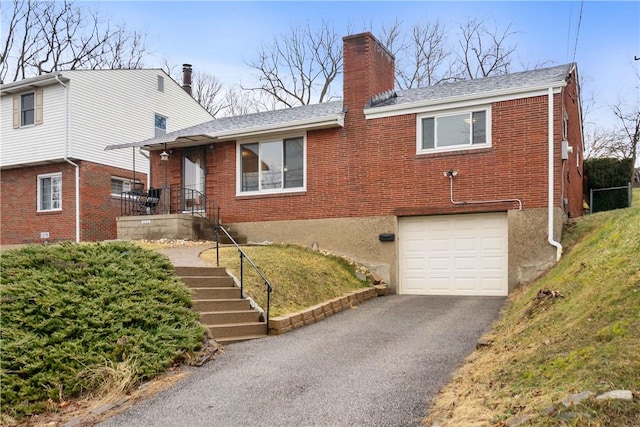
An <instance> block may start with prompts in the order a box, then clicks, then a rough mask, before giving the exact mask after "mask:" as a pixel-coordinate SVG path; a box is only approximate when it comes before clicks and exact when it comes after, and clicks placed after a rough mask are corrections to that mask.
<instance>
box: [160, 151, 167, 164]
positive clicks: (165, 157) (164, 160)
mask: <svg viewBox="0 0 640 427" xmlns="http://www.w3.org/2000/svg"><path fill="white" fill-rule="evenodd" d="M160 160H162V161H163V162H168V161H169V153H167V152H166V151H163V152H162V153H160Z"/></svg>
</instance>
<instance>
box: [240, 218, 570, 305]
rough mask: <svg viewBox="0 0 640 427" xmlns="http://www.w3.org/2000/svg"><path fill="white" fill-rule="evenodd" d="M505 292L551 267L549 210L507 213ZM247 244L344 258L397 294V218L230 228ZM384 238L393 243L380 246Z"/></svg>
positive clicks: (558, 232)
mask: <svg viewBox="0 0 640 427" xmlns="http://www.w3.org/2000/svg"><path fill="white" fill-rule="evenodd" d="M507 220H508V236H509V237H508V240H509V241H508V247H509V272H508V283H509V292H512V291H513V290H514V289H515V288H517V287H518V286H519V285H521V284H524V283H528V282H530V281H531V280H533V279H535V278H536V277H538V276H539V275H540V274H542V273H544V272H545V271H546V270H547V269H549V268H550V267H551V266H553V265H554V264H555V261H556V249H555V247H553V246H551V245H550V244H549V243H548V241H547V209H545V208H542V209H528V210H522V211H518V210H512V211H508V215H507ZM554 221H555V225H554V236H555V240H556V241H559V240H560V236H561V233H562V224H563V218H562V211H561V210H560V209H556V211H555V216H554ZM231 229H232V230H233V231H234V232H236V233H237V234H240V235H243V236H246V237H247V240H248V241H249V242H253V243H262V242H273V243H294V244H299V245H302V246H306V247H310V248H317V249H320V250H327V251H330V252H333V253H336V254H339V255H344V256H347V257H349V258H351V259H353V260H354V261H356V262H357V263H359V264H362V265H364V266H366V267H367V268H369V269H370V270H371V271H374V272H376V273H377V274H379V275H380V276H381V277H382V278H383V279H384V280H385V282H387V283H388V284H389V286H390V289H391V291H392V292H394V293H397V292H398V287H399V286H398V285H399V270H398V268H399V263H398V238H399V236H398V217H396V216H379V217H366V218H338V219H319V220H302V221H266V222H251V223H235V224H231ZM383 233H391V234H394V235H395V240H393V241H380V239H379V236H380V234H383Z"/></svg>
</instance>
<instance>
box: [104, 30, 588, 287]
mask: <svg viewBox="0 0 640 427" xmlns="http://www.w3.org/2000/svg"><path fill="white" fill-rule="evenodd" d="M343 52H344V75H343V79H344V80H343V91H344V92H343V99H342V100H341V101H336V102H327V103H323V104H318V105H310V106H303V107H297V108H290V109H285V110H277V111H270V112H264V113H258V114H250V115H245V116H239V117H230V118H223V119H218V120H214V121H210V122H207V123H202V124H199V125H196V126H193V127H190V128H186V129H182V130H179V131H176V132H173V133H169V134H167V135H164V136H162V137H160V138H155V139H151V140H147V141H142V142H138V143H134V144H119V145H114V146H112V147H109V148H110V149H116V148H124V147H128V146H139V147H144V148H145V149H147V150H149V152H150V157H151V181H152V183H155V184H156V185H157V184H159V183H160V182H161V180H162V179H163V170H164V169H163V168H164V167H167V169H166V170H167V172H166V173H167V174H168V177H167V178H166V179H168V181H169V185H170V186H174V187H180V186H183V185H184V177H185V176H187V175H193V171H191V172H188V173H187V171H186V169H185V168H186V167H187V166H185V165H186V163H185V162H184V161H183V159H184V158H185V156H187V157H188V156H193V155H194V153H197V156H198V158H199V159H201V160H200V161H199V165H196V166H195V168H196V169H198V168H199V169H200V172H199V173H200V176H201V177H202V178H201V181H200V184H199V187H198V189H199V191H201V192H202V193H203V194H206V197H207V198H208V199H213V200H215V202H216V204H217V205H218V206H220V217H221V221H222V223H223V224H224V225H225V226H226V227H229V228H231V229H232V230H233V231H234V232H236V233H238V234H241V235H244V236H246V237H247V238H248V240H249V241H253V242H262V241H273V242H290V243H298V244H302V245H305V246H312V245H313V246H314V247H315V246H318V247H319V248H320V249H326V250H330V251H332V252H335V253H340V254H344V255H347V256H349V257H351V258H352V259H354V260H356V261H358V262H360V263H362V264H365V265H367V266H368V267H369V268H370V269H373V270H375V271H377V272H378V273H379V274H380V275H382V276H383V277H384V278H385V279H386V280H387V281H388V283H390V284H391V286H392V289H393V290H394V291H395V292H398V293H406V294H455V295H506V294H508V292H509V291H511V290H512V289H513V288H514V287H515V286H517V285H518V284H521V283H523V282H527V281H529V280H531V279H532V278H534V277H535V276H537V275H539V274H540V273H541V272H542V271H544V270H545V269H546V268H548V267H549V266H550V265H552V264H553V263H554V262H555V261H556V259H557V258H558V257H559V256H560V254H561V246H560V244H559V243H558V240H559V239H560V234H561V230H562V224H563V221H564V220H565V219H566V218H567V217H575V216H579V215H581V213H582V147H583V143H582V123H581V112H580V101H579V88H578V83H577V82H578V76H577V69H576V66H575V64H568V65H562V66H556V67H551V68H545V69H539V70H532V71H526V72H521V73H514V74H510V75H504V76H495V77H489V78H484V79H477V80H469V81H460V82H455V83H449V84H442V85H438V86H433V87H426V88H420V89H410V90H404V91H394V58H393V56H392V55H391V54H390V53H389V52H388V51H387V50H386V49H385V48H384V47H383V46H382V45H381V44H380V43H379V42H378V41H377V40H376V39H375V38H374V37H373V36H372V35H371V34H369V33H364V34H358V35H352V36H347V37H345V38H344V39H343ZM161 152H165V153H166V154H170V156H169V158H168V161H167V162H164V163H163V161H162V160H161V159H160V153H161ZM165 163H166V164H165ZM189 167H191V166H189ZM120 220H123V222H122V225H123V228H122V230H121V229H120V226H121V222H120ZM124 220H125V219H123V218H120V219H119V222H118V227H119V233H120V232H121V231H122V234H123V236H122V237H126V230H125V227H124V224H125V221H124ZM159 220H160V218H158V221H159ZM137 227H138V228H136V230H140V227H139V224H138V225H137ZM145 227H149V228H153V227H154V220H153V219H151V220H147V222H146V225H145Z"/></svg>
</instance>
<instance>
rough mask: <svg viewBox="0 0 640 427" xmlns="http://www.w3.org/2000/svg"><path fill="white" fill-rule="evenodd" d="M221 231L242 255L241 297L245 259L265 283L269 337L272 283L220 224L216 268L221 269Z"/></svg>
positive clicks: (217, 233) (242, 294)
mask: <svg viewBox="0 0 640 427" xmlns="http://www.w3.org/2000/svg"><path fill="white" fill-rule="evenodd" d="M220 230H222V232H223V233H224V234H225V235H226V236H227V238H228V239H229V240H230V241H231V243H232V244H233V245H234V246H235V247H236V249H237V250H238V252H239V253H240V295H241V296H242V298H244V290H243V284H244V278H243V260H245V259H246V260H247V262H248V263H249V265H250V266H251V267H253V269H254V270H255V272H256V273H258V275H259V276H260V278H261V279H262V280H263V282H264V284H265V286H266V288H267V309H266V310H265V312H266V316H265V317H266V319H265V320H266V324H267V335H269V308H270V306H271V291H273V286H272V285H271V282H270V281H269V279H267V278H266V277H265V275H264V274H262V271H260V269H259V268H258V266H256V265H255V264H254V262H253V261H252V260H251V258H249V256H248V255H247V254H246V252H245V251H243V250H242V248H241V247H240V245H238V243H237V242H236V241H235V240H234V239H233V237H231V235H230V234H229V232H227V230H225V229H224V227H222V226H220V224H218V223H216V225H215V232H216V266H217V267H220Z"/></svg>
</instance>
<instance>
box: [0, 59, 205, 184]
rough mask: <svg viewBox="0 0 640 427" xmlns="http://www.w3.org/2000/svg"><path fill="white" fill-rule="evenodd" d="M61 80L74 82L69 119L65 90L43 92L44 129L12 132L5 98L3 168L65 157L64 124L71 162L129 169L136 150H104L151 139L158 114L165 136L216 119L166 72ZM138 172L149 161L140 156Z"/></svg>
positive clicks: (98, 73) (102, 73) (93, 73)
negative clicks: (164, 125)
mask: <svg viewBox="0 0 640 427" xmlns="http://www.w3.org/2000/svg"><path fill="white" fill-rule="evenodd" d="M159 75H161V76H162V77H163V78H164V91H158V76H159ZM63 76H64V77H66V78H68V79H70V80H69V81H68V82H67V83H66V85H67V87H68V91H69V93H68V98H69V109H68V115H67V117H65V105H66V99H65V97H66V94H65V89H64V87H63V86H62V85H60V84H55V85H52V86H47V87H44V88H43V90H44V92H43V116H44V117H43V118H44V122H43V124H42V125H40V126H32V127H29V128H22V129H13V121H12V108H13V106H12V99H13V96H12V95H11V94H7V95H5V96H2V110H1V122H2V127H1V128H0V131H1V133H0V137H1V145H0V158H1V165H2V166H9V165H17V164H24V163H32V162H40V161H47V160H54V159H61V158H63V157H64V155H65V120H67V122H68V124H69V126H68V132H69V134H68V138H69V143H68V152H67V155H68V157H71V158H76V159H80V160H88V161H92V162H96V163H102V164H106V165H110V166H115V167H120V168H125V169H131V168H132V167H133V164H132V163H133V161H132V157H133V153H132V151H133V149H122V150H113V151H104V148H105V147H106V146H107V145H113V144H123V143H128V142H137V141H143V140H146V139H149V138H153V137H154V136H155V123H154V115H155V114H156V113H157V114H160V115H162V116H165V117H166V118H167V132H172V131H174V130H178V129H182V128H185V127H188V126H192V125H195V124H199V123H203V122H206V121H209V120H212V119H213V118H212V117H211V116H210V115H209V114H208V113H207V112H206V110H205V109H204V108H202V107H201V106H200V105H199V104H198V103H197V102H196V101H195V100H194V99H193V98H192V97H191V96H189V95H188V94H187V93H186V92H185V91H184V90H183V89H182V88H181V87H180V86H179V85H178V84H177V83H175V82H174V81H173V80H172V79H171V78H170V77H169V76H168V75H166V73H164V72H163V71H162V70H86V71H64V72H63ZM136 170H138V171H140V172H148V170H149V162H148V160H147V159H146V158H145V157H144V156H142V155H140V154H136Z"/></svg>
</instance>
